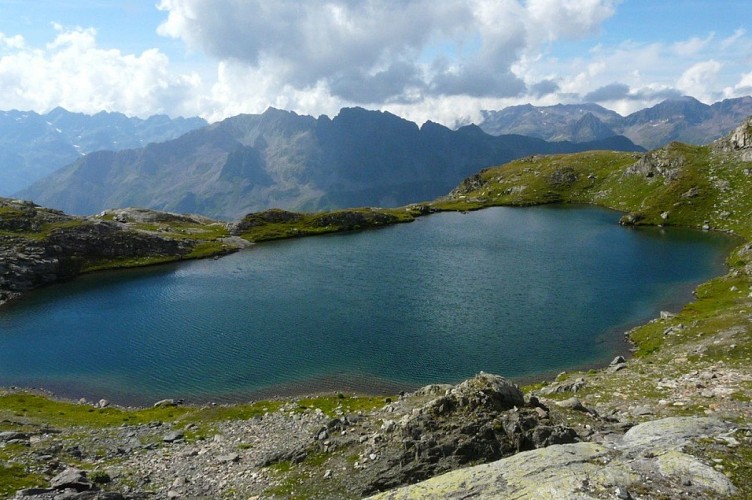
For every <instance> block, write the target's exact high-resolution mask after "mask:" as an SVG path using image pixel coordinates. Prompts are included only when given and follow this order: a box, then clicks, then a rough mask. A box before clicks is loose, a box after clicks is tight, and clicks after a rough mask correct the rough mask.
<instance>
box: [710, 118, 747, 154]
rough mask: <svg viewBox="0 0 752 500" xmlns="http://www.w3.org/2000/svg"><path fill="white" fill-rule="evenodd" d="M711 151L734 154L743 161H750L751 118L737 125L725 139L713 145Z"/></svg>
mask: <svg viewBox="0 0 752 500" xmlns="http://www.w3.org/2000/svg"><path fill="white" fill-rule="evenodd" d="M713 149H715V150H716V151H723V152H726V153H728V152H735V153H739V154H740V155H741V159H742V160H743V161H752V117H750V118H748V119H747V121H746V122H744V123H742V124H741V125H739V126H738V127H737V128H736V129H734V131H733V132H731V133H730V134H729V135H727V136H726V137H722V138H720V139H718V140H717V141H715V142H714V143H713Z"/></svg>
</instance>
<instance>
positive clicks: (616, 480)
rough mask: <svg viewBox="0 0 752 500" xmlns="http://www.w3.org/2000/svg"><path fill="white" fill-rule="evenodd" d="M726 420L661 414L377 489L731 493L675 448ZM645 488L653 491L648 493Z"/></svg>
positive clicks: (569, 494)
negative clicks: (583, 438) (599, 434)
mask: <svg viewBox="0 0 752 500" xmlns="http://www.w3.org/2000/svg"><path fill="white" fill-rule="evenodd" d="M728 429H729V427H728V425H726V424H723V423H722V422H720V421H718V420H713V419H709V418H679V417H674V418H668V419H664V420H658V421H653V422H648V423H644V424H640V425H637V426H635V427H633V428H632V429H630V430H629V431H628V432H627V433H626V434H625V435H624V436H623V437H622V438H618V439H615V440H614V441H613V442H609V443H604V444H597V443H586V442H581V443H572V444H562V445H555V446H549V447H547V448H541V449H536V450H531V451H525V452H522V453H519V454H517V455H514V456H512V457H509V458H504V459H501V460H499V461H496V462H493V463H490V464H484V465H478V466H476V467H471V468H467V469H460V470H456V471H453V472H450V473H447V474H444V475H443V476H439V477H436V478H433V479H430V480H428V481H425V482H423V483H419V484H416V485H413V486H408V487H404V488H401V489H397V490H394V491H390V492H387V493H382V494H380V495H376V496H375V497H374V498H376V499H381V500H386V499H389V500H397V499H408V498H442V499H452V498H470V497H472V498H538V499H552V500H553V499H559V498H580V499H590V498H592V499H595V498H625V499H627V498H638V497H642V495H643V494H645V493H648V494H650V495H652V494H653V493H656V492H657V491H660V492H661V494H662V495H663V496H664V497H665V498H679V497H687V498H707V499H711V498H717V497H719V496H728V495H732V494H734V493H735V491H736V488H735V487H734V485H733V484H732V483H731V481H729V479H728V478H727V477H726V476H725V475H724V474H723V473H721V472H719V471H717V470H715V469H714V468H713V467H711V466H709V465H707V464H704V463H702V462H700V461H699V460H697V459H696V458H694V457H692V456H691V455H688V454H686V453H683V452H682V448H683V447H684V446H685V445H687V444H689V443H690V442H692V441H693V440H697V439H701V438H708V437H713V436H718V435H720V434H722V433H724V432H726V431H728ZM650 492H652V493H650Z"/></svg>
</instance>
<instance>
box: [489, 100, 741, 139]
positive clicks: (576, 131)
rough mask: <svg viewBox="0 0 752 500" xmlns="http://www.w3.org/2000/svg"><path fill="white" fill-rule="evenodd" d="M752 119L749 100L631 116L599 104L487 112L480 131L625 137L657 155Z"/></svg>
mask: <svg viewBox="0 0 752 500" xmlns="http://www.w3.org/2000/svg"><path fill="white" fill-rule="evenodd" d="M750 115H752V97H750V96H747V97H739V98H735V99H726V100H724V101H721V102H717V103H714V104H711V105H708V104H703V103H701V102H700V101H698V100H697V99H695V98H693V97H688V96H685V97H680V98H676V99H668V100H665V101H663V102H661V103H659V104H656V105H655V106H653V107H650V108H646V109H642V110H640V111H637V112H635V113H632V114H630V115H627V116H622V115H620V114H618V113H616V112H614V111H611V110H609V109H606V108H604V107H602V106H599V105H598V104H557V105H555V106H533V105H530V104H526V105H522V106H511V107H508V108H504V109H502V110H500V111H484V112H483V120H482V121H481V122H480V123H479V126H480V128H481V129H483V130H484V131H485V132H487V133H489V134H492V135H500V134H522V135H529V136H532V137H538V138H540V139H545V140H547V141H573V142H583V141H593V140H597V139H605V138H607V137H611V136H614V135H624V136H625V137H628V138H629V139H630V140H632V141H633V142H634V143H635V144H638V145H640V146H642V147H644V148H646V149H655V148H658V147H661V146H663V145H665V144H668V143H669V142H671V141H680V142H684V143H688V144H695V145H701V144H707V143H709V142H712V141H714V140H715V139H718V138H719V137H721V136H723V135H725V134H727V133H728V132H729V130H732V129H733V128H734V127H735V126H736V125H737V124H738V123H740V122H741V121H743V120H744V119H745V118H746V117H748V116H750Z"/></svg>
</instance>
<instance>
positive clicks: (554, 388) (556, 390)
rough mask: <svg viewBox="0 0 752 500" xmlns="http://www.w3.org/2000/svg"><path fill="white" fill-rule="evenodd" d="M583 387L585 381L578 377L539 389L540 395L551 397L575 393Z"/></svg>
mask: <svg viewBox="0 0 752 500" xmlns="http://www.w3.org/2000/svg"><path fill="white" fill-rule="evenodd" d="M583 387H585V379H584V378H582V377H580V378H577V379H576V380H568V381H566V382H557V383H555V384H551V385H549V386H547V387H544V388H543V389H541V390H540V393H541V394H544V395H551V394H561V393H563V392H577V391H579V390H580V389H582V388H583Z"/></svg>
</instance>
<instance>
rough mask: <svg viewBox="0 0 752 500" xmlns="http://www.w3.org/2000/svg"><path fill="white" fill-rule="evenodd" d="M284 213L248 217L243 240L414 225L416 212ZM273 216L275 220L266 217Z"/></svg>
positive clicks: (401, 210) (388, 210)
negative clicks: (404, 223) (395, 225)
mask: <svg viewBox="0 0 752 500" xmlns="http://www.w3.org/2000/svg"><path fill="white" fill-rule="evenodd" d="M280 213H282V214H284V213H283V212H282V211H267V212H260V213H258V214H249V215H248V216H246V217H245V218H244V219H243V221H241V225H242V226H241V227H243V232H242V233H241V236H242V237H243V238H245V239H247V240H248V241H252V242H262V241H271V240H279V239H286V238H299V237H303V236H315V235H319V234H328V233H336V232H342V231H356V230H360V229H368V228H373V227H380V226H386V225H390V224H398V223H403V222H412V221H413V220H414V219H415V216H414V212H413V211H411V210H409V209H407V208H398V209H371V208H354V209H348V210H338V211H334V212H320V213H315V214H297V213H292V212H287V213H286V214H287V216H286V217H284V216H280V217H274V215H279V214H280ZM265 214H272V216H269V217H267V216H265Z"/></svg>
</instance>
